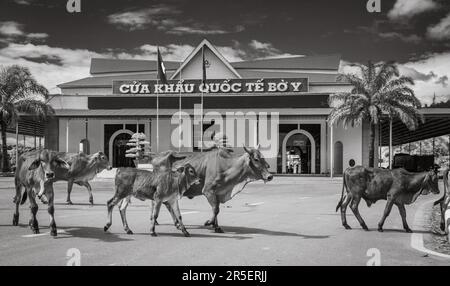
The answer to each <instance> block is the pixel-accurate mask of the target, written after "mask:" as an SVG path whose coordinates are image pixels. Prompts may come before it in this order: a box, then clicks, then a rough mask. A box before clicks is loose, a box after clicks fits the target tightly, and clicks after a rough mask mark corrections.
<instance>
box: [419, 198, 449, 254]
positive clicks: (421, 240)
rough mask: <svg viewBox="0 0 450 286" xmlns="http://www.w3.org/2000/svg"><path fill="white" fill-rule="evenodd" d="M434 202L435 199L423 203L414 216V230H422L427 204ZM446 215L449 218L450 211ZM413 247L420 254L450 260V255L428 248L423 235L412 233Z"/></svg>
mask: <svg viewBox="0 0 450 286" xmlns="http://www.w3.org/2000/svg"><path fill="white" fill-rule="evenodd" d="M433 200H434V199H430V200H427V201H425V202H423V203H422V204H421V205H420V206H419V208H418V209H417V211H416V214H415V215H414V225H413V227H414V229H422V228H423V221H421V219H422V218H423V217H424V213H425V206H426V205H427V204H430V203H431V202H432V201H433ZM445 215H446V218H447V215H450V210H447V212H446V213H445ZM449 220H450V219H447V222H448V221H449ZM411 247H412V248H414V249H415V250H418V251H420V252H423V253H426V254H429V255H434V256H437V257H441V258H446V259H450V255H448V254H444V253H440V252H437V251H434V250H430V249H428V248H426V247H425V246H424V243H423V234H422V233H412V234H411Z"/></svg>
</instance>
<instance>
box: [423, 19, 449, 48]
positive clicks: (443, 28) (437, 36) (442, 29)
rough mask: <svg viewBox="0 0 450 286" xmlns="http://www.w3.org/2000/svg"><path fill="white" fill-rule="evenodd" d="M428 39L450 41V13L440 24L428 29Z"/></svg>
mask: <svg viewBox="0 0 450 286" xmlns="http://www.w3.org/2000/svg"><path fill="white" fill-rule="evenodd" d="M427 37H428V38H430V39H434V40H440V41H443V40H450V13H449V14H447V16H446V17H445V18H442V19H441V21H440V22H439V23H437V24H436V25H434V26H430V27H428V28H427Z"/></svg>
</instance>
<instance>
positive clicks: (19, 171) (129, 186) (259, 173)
mask: <svg viewBox="0 0 450 286" xmlns="http://www.w3.org/2000/svg"><path fill="white" fill-rule="evenodd" d="M244 151H245V152H243V154H234V153H233V151H232V150H230V149H227V148H224V147H215V148H212V149H211V150H209V151H207V152H201V153H186V154H185V153H183V154H180V153H176V152H174V151H166V152H162V153H160V154H158V155H157V156H155V158H153V160H152V165H153V171H147V170H140V169H135V168H119V169H118V170H117V172H116V175H115V182H114V184H115V193H114V196H113V197H112V198H111V199H110V200H108V202H107V211H108V219H107V223H106V225H105V226H104V230H105V231H107V230H108V229H109V227H110V226H111V224H112V211H113V208H114V206H116V205H118V206H119V209H120V216H121V218H122V223H123V227H124V230H125V232H126V233H127V234H132V233H133V232H132V231H131V229H130V228H129V226H128V223H127V219H126V209H127V206H128V204H129V202H130V199H131V197H135V198H137V199H140V200H147V199H149V200H151V201H152V204H151V206H152V210H151V227H150V232H151V235H152V236H156V232H155V225H157V218H158V214H159V211H160V208H161V206H162V205H163V204H164V206H165V207H166V208H167V210H168V211H169V213H170V214H171V216H172V219H173V221H174V225H175V226H176V227H177V228H178V229H180V230H181V231H182V232H183V234H184V235H185V236H189V233H188V232H187V230H186V228H185V226H184V225H183V222H182V217H181V213H180V208H179V205H178V201H179V200H180V199H181V198H182V197H183V196H187V197H189V198H193V197H196V196H199V195H204V196H205V197H206V199H207V200H208V202H209V204H210V205H211V208H212V217H211V219H209V220H207V221H206V222H205V226H212V227H213V228H214V231H215V232H218V233H221V232H223V230H222V228H221V227H220V226H219V223H218V219H217V216H218V214H219V210H220V204H221V203H222V204H223V203H225V202H227V201H228V200H230V199H231V198H232V197H233V196H232V191H233V189H234V188H235V187H236V186H237V185H238V184H240V183H244V186H245V184H247V183H248V182H251V181H256V180H262V181H264V182H265V183H266V182H268V181H271V180H272V179H273V176H272V174H271V173H270V172H269V170H268V169H269V164H268V163H267V162H266V161H265V159H264V156H263V155H262V153H261V152H260V150H259V146H258V147H256V148H247V147H244ZM104 169H108V170H110V169H111V165H110V163H109V160H108V158H107V157H106V156H105V154H104V153H103V152H98V153H95V154H92V155H86V154H83V153H78V154H73V153H64V152H56V151H51V150H46V149H44V150H36V151H31V152H28V153H24V154H22V155H21V156H20V157H19V160H18V162H17V168H16V173H15V188H16V195H15V197H14V202H15V204H16V209H15V213H14V216H13V225H18V223H19V206H20V205H21V204H24V203H25V201H26V200H27V198H28V200H29V202H30V209H31V219H30V221H29V225H30V227H31V229H32V231H33V232H34V233H39V225H38V221H37V219H36V213H37V211H38V204H37V202H36V197H37V198H38V199H39V200H41V201H42V202H43V203H44V204H47V209H48V213H49V215H50V218H51V222H50V229H51V231H50V234H51V235H52V236H56V235H57V229H56V223H55V219H54V211H55V209H54V190H53V183H54V182H56V181H67V182H68V191H67V203H68V204H72V201H71V199H70V192H71V190H72V186H73V184H74V183H75V184H78V185H80V186H85V187H86V188H87V190H88V192H89V202H90V203H91V204H93V196H92V189H91V186H90V184H89V181H90V180H92V179H93V178H94V177H95V175H96V174H98V173H99V172H101V171H103V170H104ZM438 180H439V178H438V170H437V169H433V170H430V171H427V172H422V173H410V172H408V171H406V170H404V169H394V170H386V169H377V168H366V167H362V166H355V167H350V168H348V169H347V170H345V172H344V174H343V186H342V195H341V199H340V200H339V203H338V205H337V207H336V211H338V210H339V209H340V211H341V220H342V225H343V226H344V227H345V228H346V229H350V228H351V227H350V226H349V225H348V224H347V221H346V209H347V206H348V205H349V204H350V209H351V210H352V212H353V213H354V215H355V217H356V218H357V220H358V222H359V223H360V225H361V227H362V228H363V229H365V230H368V227H367V225H366V223H365V222H364V220H363V218H362V217H361V215H360V214H359V211H358V205H359V203H360V201H361V199H364V201H365V202H366V203H367V206H368V207H370V206H371V205H372V204H373V203H375V202H376V201H378V200H387V203H386V207H385V210H384V213H383V216H382V218H381V220H380V222H379V223H378V230H379V231H383V224H384V222H385V220H386V217H387V216H388V215H389V213H390V211H391V209H392V207H393V205H396V206H397V208H398V210H399V212H400V215H401V218H402V222H403V228H404V229H405V231H407V232H411V229H410V228H409V226H408V223H407V221H406V210H405V205H408V204H411V203H413V202H414V201H415V200H416V199H417V198H418V196H419V195H426V194H428V193H430V192H431V193H434V194H437V193H439V189H438ZM448 182H449V171H448V170H446V171H444V194H443V197H442V198H441V199H439V200H438V201H436V202H435V204H439V205H440V209H441V214H442V220H441V229H442V230H445V221H444V213H445V210H446V209H447V208H448V207H450V206H449V204H450V188H449V186H448V185H449V183H448ZM22 190H24V192H23V194H22Z"/></svg>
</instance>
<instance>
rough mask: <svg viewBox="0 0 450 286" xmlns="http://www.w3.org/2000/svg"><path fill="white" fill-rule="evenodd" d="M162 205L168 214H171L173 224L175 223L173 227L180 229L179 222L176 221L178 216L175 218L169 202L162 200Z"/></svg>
mask: <svg viewBox="0 0 450 286" xmlns="http://www.w3.org/2000/svg"><path fill="white" fill-rule="evenodd" d="M164 205H165V206H166V208H167V210H168V211H169V213H170V215H171V216H172V220H173V224H174V225H175V227H176V228H177V229H180V222H179V221H178V218H177V216H176V214H175V213H174V211H173V208H172V206H171V205H170V203H169V202H164Z"/></svg>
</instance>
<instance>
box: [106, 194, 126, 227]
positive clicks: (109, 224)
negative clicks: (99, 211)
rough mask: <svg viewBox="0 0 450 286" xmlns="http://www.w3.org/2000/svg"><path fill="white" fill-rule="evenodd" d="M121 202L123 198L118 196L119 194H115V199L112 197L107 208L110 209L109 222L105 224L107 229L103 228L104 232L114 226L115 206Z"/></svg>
mask: <svg viewBox="0 0 450 286" xmlns="http://www.w3.org/2000/svg"><path fill="white" fill-rule="evenodd" d="M121 200H122V198H120V197H119V196H118V194H115V195H114V197H112V198H111V199H110V200H109V201H108V202H107V203H106V207H107V209H108V219H107V222H106V224H105V227H103V230H104V231H107V230H108V229H109V228H110V227H111V225H112V211H113V209H114V206H115V205H117V204H118V203H119V202H120V201H121Z"/></svg>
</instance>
